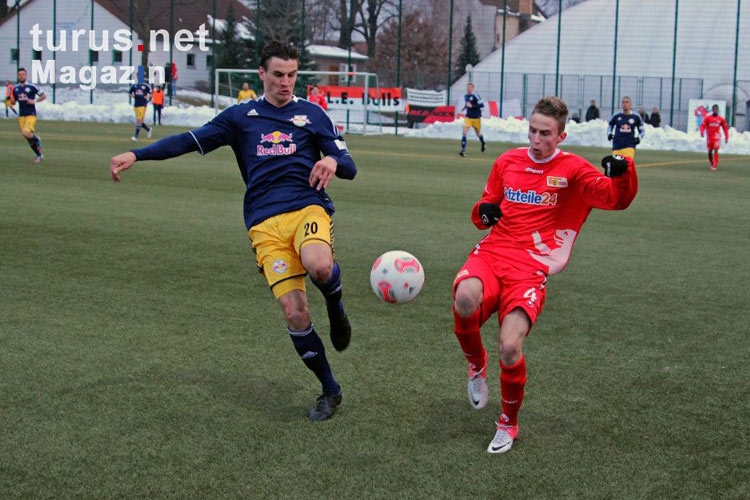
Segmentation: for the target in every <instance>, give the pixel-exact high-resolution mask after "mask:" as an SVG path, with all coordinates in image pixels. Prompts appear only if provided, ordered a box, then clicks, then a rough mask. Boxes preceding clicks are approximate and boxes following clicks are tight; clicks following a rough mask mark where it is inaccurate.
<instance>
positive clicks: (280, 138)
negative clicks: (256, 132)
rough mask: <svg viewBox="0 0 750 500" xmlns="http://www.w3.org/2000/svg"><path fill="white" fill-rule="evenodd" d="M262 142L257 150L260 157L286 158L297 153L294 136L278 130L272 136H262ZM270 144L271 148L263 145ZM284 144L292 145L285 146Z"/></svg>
mask: <svg viewBox="0 0 750 500" xmlns="http://www.w3.org/2000/svg"><path fill="white" fill-rule="evenodd" d="M260 142H261V143H260V144H258V148H257V154H258V156H284V155H290V154H294V152H295V151H297V145H296V144H295V143H294V142H293V139H292V135H291V134H285V133H284V132H279V131H278V130H274V131H273V132H271V133H270V134H261V135H260ZM269 142H270V143H271V145H270V146H266V145H264V144H263V143H269ZM282 143H291V144H289V145H288V146H284V145H283V144H282Z"/></svg>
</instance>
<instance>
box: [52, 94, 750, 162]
mask: <svg viewBox="0 0 750 500" xmlns="http://www.w3.org/2000/svg"><path fill="white" fill-rule="evenodd" d="M43 90H44V91H45V92H46V93H47V97H48V99H47V100H46V101H44V102H42V103H40V104H39V105H38V106H37V110H38V113H39V117H40V119H41V120H61V121H91V122H110V123H132V122H133V107H132V105H131V104H129V103H128V93H127V89H125V88H123V89H121V90H119V91H107V90H102V89H95V90H94V91H92V92H88V91H84V90H80V89H78V88H65V89H57V90H56V91H55V101H56V104H52V102H51V101H52V99H51V97H52V90H51V89H49V88H45V89H43ZM177 93H178V96H179V97H180V98H183V97H185V98H190V99H191V100H193V101H194V102H195V101H198V100H199V101H203V102H206V103H208V102H210V96H209V95H208V94H206V93H203V92H199V91H196V90H183V89H179V88H178V91H177ZM168 102H169V101H168V100H167V103H168ZM233 102H234V100H233V99H230V98H228V97H223V98H220V100H219V104H220V105H221V106H227V105H229V104H232V103H233ZM173 103H174V105H173V106H169V105H168V106H166V107H165V108H164V110H163V111H162V116H163V118H162V124H164V125H177V126H184V127H189V128H193V127H199V126H201V125H203V124H204V123H206V122H207V121H209V120H211V118H213V117H214V109H213V108H212V107H210V106H208V105H205V106H195V105H189V104H185V103H181V102H180V101H179V100H173ZM151 116H152V111H151V108H149V110H148V113H147V115H146V117H147V123H148V122H150V121H151ZM462 127H463V121H462V120H456V121H454V122H450V123H436V124H433V125H430V126H428V127H425V128H421V129H407V128H405V127H400V128H399V130H398V132H399V135H404V136H408V137H427V138H442V139H454V140H456V141H458V140H459V139H460V137H461V129H462ZM606 129H607V124H606V123H605V122H604V121H602V120H595V121H592V122H588V123H580V124H578V123H573V122H570V123H568V125H567V127H566V131H567V133H568V137H567V139H565V142H564V143H563V146H564V145H569V146H595V147H602V148H608V147H610V145H611V143H609V142H608V141H607V133H606ZM527 130H528V122H526V121H525V120H517V119H514V118H509V119H499V118H485V119H483V120H482V132H483V134H484V137H485V139H486V140H487V141H490V142H511V143H518V144H525V143H528V139H527V137H526V134H527ZM383 132H384V133H386V134H389V133H390V134H393V133H394V129H393V128H387V127H384V129H383ZM473 134H474V133H473V131H470V132H469V137H470V140H476V139H475V138H474V136H473ZM639 149H652V150H671V151H694V152H704V151H705V150H706V141H705V139H702V138H701V137H700V135H699V134H698V133H697V132H691V133H685V132H681V131H679V130H674V129H671V128H669V127H665V128H653V127H651V126H650V125H647V126H646V135H645V137H644V139H643V142H641V144H640V146H639ZM721 151H722V153H729V154H750V133H738V132H737V131H736V130H735V129H730V131H729V143H728V144H722V148H721Z"/></svg>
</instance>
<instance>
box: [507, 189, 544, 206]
mask: <svg viewBox="0 0 750 500" xmlns="http://www.w3.org/2000/svg"><path fill="white" fill-rule="evenodd" d="M503 193H504V194H505V199H506V200H508V201H510V202H513V203H523V204H525V205H557V193H548V192H547V191H545V192H543V193H537V192H536V191H534V190H533V189H530V190H529V191H521V190H520V189H513V188H510V187H506V188H505V189H504V190H503Z"/></svg>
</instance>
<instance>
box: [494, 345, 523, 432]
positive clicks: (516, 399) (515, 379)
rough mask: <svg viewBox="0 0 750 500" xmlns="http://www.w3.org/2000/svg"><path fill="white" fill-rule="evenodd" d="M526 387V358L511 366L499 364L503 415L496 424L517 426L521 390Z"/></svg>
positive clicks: (521, 399) (521, 398)
mask: <svg viewBox="0 0 750 500" xmlns="http://www.w3.org/2000/svg"><path fill="white" fill-rule="evenodd" d="M524 387H526V357H525V356H523V355H521V359H519V360H518V361H516V363H515V364H513V365H511V366H505V365H503V363H502V361H501V362H500V395H501V397H502V398H503V414H502V415H500V418H499V419H498V423H499V424H502V425H518V410H520V409H521V404H522V403H523V389H524Z"/></svg>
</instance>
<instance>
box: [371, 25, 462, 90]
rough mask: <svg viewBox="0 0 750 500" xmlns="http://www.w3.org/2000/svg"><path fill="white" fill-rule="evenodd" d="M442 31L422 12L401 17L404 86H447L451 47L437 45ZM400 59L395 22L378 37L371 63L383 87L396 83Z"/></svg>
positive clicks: (402, 78) (401, 77)
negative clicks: (449, 50) (438, 35)
mask: <svg viewBox="0 0 750 500" xmlns="http://www.w3.org/2000/svg"><path fill="white" fill-rule="evenodd" d="M439 29H440V28H439V26H437V25H436V23H435V19H434V18H433V17H432V16H431V15H426V14H425V13H423V12H420V11H419V10H415V11H412V12H410V13H408V14H405V15H403V16H402V24H401V33H402V36H401V54H400V75H399V77H400V78H399V80H400V83H401V85H402V86H408V87H416V88H438V87H440V86H442V85H443V84H444V82H445V75H446V70H447V61H448V47H447V45H446V44H444V43H435V38H434V33H435V31H436V30H439ZM398 58H399V52H398V21H397V20H395V19H392V20H391V21H390V22H389V23H388V24H386V25H385V26H384V27H383V29H382V30H381V32H380V34H379V35H378V47H377V52H376V54H375V57H374V58H372V59H371V60H370V63H369V64H370V69H372V70H374V71H375V72H376V73H377V74H378V77H379V80H380V84H381V85H395V84H396V69H397V67H398V66H399V59H398Z"/></svg>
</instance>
